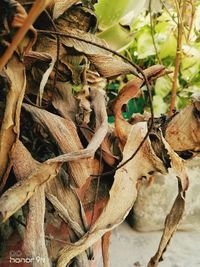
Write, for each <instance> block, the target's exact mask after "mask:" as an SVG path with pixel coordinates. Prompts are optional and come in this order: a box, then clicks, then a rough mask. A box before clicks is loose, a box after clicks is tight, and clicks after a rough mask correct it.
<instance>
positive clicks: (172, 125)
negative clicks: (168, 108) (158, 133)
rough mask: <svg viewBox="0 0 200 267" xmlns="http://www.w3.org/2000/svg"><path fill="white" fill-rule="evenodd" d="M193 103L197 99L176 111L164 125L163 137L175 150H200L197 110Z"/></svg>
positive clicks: (199, 126) (199, 123)
mask: <svg viewBox="0 0 200 267" xmlns="http://www.w3.org/2000/svg"><path fill="white" fill-rule="evenodd" d="M195 103H196V104H197V103H199V100H197V101H195V102H194V104H192V105H190V106H187V107H186V108H184V109H183V110H181V111H180V112H179V113H177V114H176V115H175V116H174V117H173V118H172V119H171V120H170V121H169V122H168V123H167V125H166V130H165V138H166V140H167V142H168V143H169V144H170V146H171V147H172V148H173V149H174V150H175V151H177V152H184V151H191V152H194V153H195V151H197V152H198V151H200V141H199V140H200V130H199V129H200V122H199V119H198V116H195V114H198V112H199V111H198V109H196V108H195V106H194V105H195ZM195 110H196V111H197V112H196V113H195Z"/></svg>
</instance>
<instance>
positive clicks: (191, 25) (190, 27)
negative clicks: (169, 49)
mask: <svg viewBox="0 0 200 267" xmlns="http://www.w3.org/2000/svg"><path fill="white" fill-rule="evenodd" d="M189 3H190V5H191V9H192V10H191V17H190V23H189V31H188V36H187V41H190V36H191V32H192V28H193V24H194V17H195V12H196V10H195V7H194V2H193V0H190V1H189Z"/></svg>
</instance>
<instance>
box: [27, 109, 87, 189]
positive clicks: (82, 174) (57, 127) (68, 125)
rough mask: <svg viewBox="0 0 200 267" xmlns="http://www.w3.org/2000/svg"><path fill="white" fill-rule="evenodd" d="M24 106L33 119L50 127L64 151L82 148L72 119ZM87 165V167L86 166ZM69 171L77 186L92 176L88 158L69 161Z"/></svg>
mask: <svg viewBox="0 0 200 267" xmlns="http://www.w3.org/2000/svg"><path fill="white" fill-rule="evenodd" d="M23 107H24V108H25V109H26V110H27V111H28V112H30V113H31V114H32V116H33V120H35V121H37V122H38V123H39V124H41V125H42V126H43V127H44V128H45V129H48V131H49V132H50V134H51V135H52V136H53V137H54V139H55V140H56V142H57V143H58V145H59V147H60V149H61V150H62V152H63V153H68V152H72V151H77V150H81V149H82V144H81V142H80V140H79V137H78V134H77V132H76V128H75V126H74V124H73V122H72V121H71V120H70V119H63V118H61V117H59V116H57V115H54V114H52V113H50V112H48V111H45V110H41V109H39V108H36V107H33V106H30V105H27V104H24V105H23ZM86 166H87V167H86ZM68 171H69V174H70V176H71V177H72V179H73V181H74V182H75V186H78V187H81V186H82V185H83V184H84V183H85V181H86V179H87V178H88V177H89V176H90V169H89V161H88V160H87V159H85V160H81V161H77V162H70V163H68Z"/></svg>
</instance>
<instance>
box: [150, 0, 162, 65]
mask: <svg viewBox="0 0 200 267" xmlns="http://www.w3.org/2000/svg"><path fill="white" fill-rule="evenodd" d="M151 3H152V0H150V1H149V15H150V28H151V38H152V41H153V46H154V49H155V53H156V57H157V59H158V62H159V63H160V64H162V62H161V60H160V57H159V55H158V49H157V46H156V41H155V38H154V25H153V16H152V8H151Z"/></svg>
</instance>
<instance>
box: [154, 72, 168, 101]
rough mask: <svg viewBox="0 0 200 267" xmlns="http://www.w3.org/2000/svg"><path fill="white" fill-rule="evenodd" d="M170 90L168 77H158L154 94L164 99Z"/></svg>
mask: <svg viewBox="0 0 200 267" xmlns="http://www.w3.org/2000/svg"><path fill="white" fill-rule="evenodd" d="M171 89H172V81H171V80H170V78H169V77H168V76H163V77H160V78H158V79H157V80H156V83H155V93H156V95H157V96H160V97H162V98H164V97H166V96H167V95H168V94H169V93H170V91H171Z"/></svg>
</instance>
